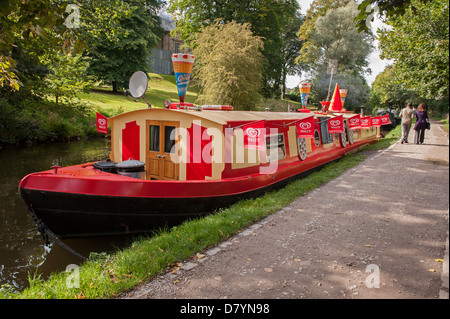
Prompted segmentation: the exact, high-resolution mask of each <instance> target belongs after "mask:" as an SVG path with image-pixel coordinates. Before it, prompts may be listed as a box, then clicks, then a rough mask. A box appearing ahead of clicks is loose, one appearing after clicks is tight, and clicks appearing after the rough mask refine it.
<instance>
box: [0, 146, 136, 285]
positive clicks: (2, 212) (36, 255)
mask: <svg viewBox="0 0 450 319" xmlns="http://www.w3.org/2000/svg"><path fill="white" fill-rule="evenodd" d="M109 152H110V142H109V140H107V139H105V138H98V139H90V140H83V141H73V142H66V143H55V144H51V145H34V146H32V147H24V148H15V147H4V148H3V149H0V286H2V285H4V284H9V285H11V286H14V287H15V288H16V289H18V290H22V289H23V288H25V287H27V286H28V274H32V275H34V274H35V273H39V274H42V276H44V277H46V276H48V275H49V274H50V273H51V272H54V271H63V270H65V269H66V267H67V266H68V265H70V264H80V263H81V262H82V260H81V259H80V258H78V257H76V256H75V255H73V254H71V253H69V252H68V251H66V250H64V249H63V248H61V247H60V246H59V245H57V244H55V243H51V244H50V245H49V246H45V243H44V241H43V239H42V236H41V234H40V233H39V232H38V230H37V228H36V226H35V224H34V223H33V221H32V220H31V218H30V216H29V215H28V213H27V210H26V207H25V204H24V203H23V201H22V199H21V198H20V196H19V194H18V184H19V182H20V180H21V179H22V178H23V177H24V176H26V175H27V174H29V173H32V172H37V171H43V170H47V169H49V168H50V167H51V166H52V165H54V164H58V165H61V166H69V165H74V164H81V163H86V162H94V161H102V160H105V159H106V158H107V156H108V154H109ZM128 240H129V239H127V238H124V237H113V238H111V237H108V238H105V237H103V238H90V239H89V238H88V239H70V240H64V243H65V244H67V245H68V246H69V247H71V248H72V249H74V250H75V251H77V252H78V253H80V254H81V255H83V256H85V257H89V254H90V253H91V252H102V251H113V250H114V249H116V248H120V247H121V246H123V245H125V243H126V242H127V241H128Z"/></svg>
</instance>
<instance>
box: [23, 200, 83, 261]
mask: <svg viewBox="0 0 450 319" xmlns="http://www.w3.org/2000/svg"><path fill="white" fill-rule="evenodd" d="M28 212H29V214H30V215H31V218H32V219H33V221H34V223H35V224H36V225H37V229H38V231H39V232H40V233H41V235H42V239H43V240H44V242H45V246H48V245H49V243H50V240H49V238H51V239H52V240H53V241H54V242H55V243H57V244H58V245H59V246H61V247H62V248H63V249H65V250H67V251H68V252H69V253H71V254H73V255H75V256H77V257H78V258H81V259H82V260H83V261H86V260H88V258H86V257H84V256H82V255H81V254H80V253H78V252H77V251H75V250H74V249H72V248H70V247H69V246H67V245H66V244H64V243H63V242H62V241H61V240H60V239H59V238H58V236H56V235H55V234H54V233H53V232H52V231H51V230H50V229H49V228H48V227H47V225H45V224H44V222H43V221H42V220H41V219H40V218H39V217H37V215H36V213H35V212H34V210H33V208H32V207H28Z"/></svg>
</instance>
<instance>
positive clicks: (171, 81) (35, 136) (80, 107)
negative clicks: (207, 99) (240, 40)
mask: <svg viewBox="0 0 450 319" xmlns="http://www.w3.org/2000/svg"><path fill="white" fill-rule="evenodd" d="M145 97H146V99H147V101H149V103H151V104H152V105H153V106H156V107H163V102H164V100H166V99H170V100H172V101H178V93H177V86H176V82H175V77H174V76H170V75H159V74H153V73H150V74H149V88H148V90H147V92H146V94H145ZM196 98H197V89H196V87H195V86H194V85H192V86H190V87H189V91H188V93H187V95H186V101H187V102H194V101H195V100H196ZM147 107H148V106H147V104H146V103H145V101H144V100H143V99H140V100H139V101H138V102H135V101H132V100H130V99H128V98H127V97H126V96H125V95H124V94H123V93H116V94H113V93H112V92H111V88H109V87H95V88H93V91H92V92H91V93H80V94H79V95H78V97H77V98H75V99H72V100H71V101H60V103H59V104H58V105H57V104H56V103H55V101H54V99H53V98H51V97H49V98H48V99H44V98H36V97H34V98H33V97H29V99H27V100H19V101H14V102H12V101H8V100H6V99H3V98H0V148H1V145H2V144H27V145H31V144H34V143H39V142H48V141H50V142H51V141H66V140H71V139H80V138H85V137H90V136H98V133H97V130H96V124H95V119H96V118H95V112H96V111H98V112H100V113H102V114H104V115H105V116H107V117H111V116H114V115H117V114H121V113H124V112H128V111H132V110H137V109H142V108H147Z"/></svg>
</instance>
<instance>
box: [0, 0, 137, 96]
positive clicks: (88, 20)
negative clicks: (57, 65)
mask: <svg viewBox="0 0 450 319" xmlns="http://www.w3.org/2000/svg"><path fill="white" fill-rule="evenodd" d="M69 4H70V5H72V7H74V8H76V10H68V9H69V8H68V5H69ZM128 10H129V7H128V5H127V4H126V3H124V2H123V1H120V0H111V1H102V0H59V1H58V0H56V1H55V0H8V1H5V0H2V1H0V68H1V71H2V72H1V73H0V87H3V86H9V87H10V88H11V89H13V90H18V89H19V88H20V86H21V85H22V84H23V83H22V82H21V74H20V73H19V70H18V69H17V68H16V55H17V51H16V55H15V54H14V48H15V47H16V46H17V45H18V42H21V41H30V42H32V41H33V39H39V41H40V42H43V43H46V44H48V45H49V46H51V47H54V48H58V47H59V48H60V49H61V50H62V51H65V52H71V51H73V50H77V51H78V52H81V50H82V49H83V48H84V47H85V44H86V43H87V42H88V40H90V39H92V38H95V37H96V36H98V35H99V34H102V35H105V36H107V37H108V38H109V39H111V40H114V39H115V38H116V37H117V36H118V35H120V34H126V30H124V29H121V28H120V27H119V25H118V21H119V20H120V19H121V18H122V17H123V16H126V15H127V14H128ZM74 14H75V15H77V16H78V15H79V17H80V19H78V20H77V22H79V23H76V24H73V23H72V24H71V23H67V22H70V21H72V16H73V15H74ZM19 45H20V43H19Z"/></svg>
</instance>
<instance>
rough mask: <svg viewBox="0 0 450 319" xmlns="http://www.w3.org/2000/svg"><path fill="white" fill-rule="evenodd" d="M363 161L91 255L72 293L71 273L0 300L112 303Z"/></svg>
mask: <svg viewBox="0 0 450 319" xmlns="http://www.w3.org/2000/svg"><path fill="white" fill-rule="evenodd" d="M399 137H400V127H397V128H396V129H394V130H393V131H391V132H390V133H389V134H388V135H387V136H386V138H385V139H384V140H383V141H382V142H379V143H377V144H375V145H373V146H371V147H370V148H369V149H370V150H377V149H381V148H385V147H387V146H389V145H391V144H392V143H394V142H395V141H397V140H398V138H399ZM365 157H366V156H365V155H364V154H362V153H357V154H352V155H348V156H345V157H343V158H342V159H340V160H338V161H335V162H333V163H331V164H328V165H326V166H325V167H323V168H322V169H321V170H319V171H316V172H314V173H312V174H310V175H308V176H307V177H305V178H302V179H298V180H296V181H294V182H292V183H290V184H289V185H287V186H286V187H284V188H282V189H280V190H278V191H274V192H271V193H267V194H265V195H264V196H262V197H258V198H256V199H251V200H245V201H241V202H238V203H236V204H235V205H233V206H231V207H229V208H227V209H223V210H221V211H219V212H217V213H215V214H212V215H209V216H207V217H204V218H200V219H196V220H191V221H188V222H184V223H183V224H181V225H179V226H177V227H174V228H172V229H169V230H162V231H160V232H159V233H158V234H156V235H154V236H152V237H148V238H142V239H141V240H138V241H136V242H134V243H133V244H132V245H131V246H129V247H128V248H126V249H124V250H121V251H117V252H116V253H115V254H111V255H102V254H100V255H99V254H96V255H95V256H92V258H91V260H90V261H88V262H86V263H84V264H82V265H81V266H80V268H79V287H78V288H69V287H68V286H67V282H72V281H71V277H69V276H71V274H70V273H66V272H60V273H55V274H53V275H51V276H50V277H49V278H48V279H47V280H43V279H41V278H40V277H39V276H37V277H34V278H30V287H29V288H27V289H25V290H24V291H22V292H15V291H12V290H8V289H7V288H4V289H3V290H2V291H1V292H0V298H113V297H114V296H116V295H118V294H120V293H122V292H125V291H127V290H129V289H132V288H133V287H135V286H136V285H137V284H139V283H142V282H145V281H148V280H150V279H151V278H152V277H153V276H155V275H157V274H159V273H161V272H164V271H165V270H166V269H167V267H170V266H171V265H174V264H175V263H176V262H178V261H182V260H185V259H188V258H190V257H191V256H192V255H194V254H195V253H197V252H201V251H203V250H205V249H207V248H209V247H212V246H214V245H216V244H218V243H220V242H221V241H223V240H225V239H227V238H229V237H230V236H232V235H233V234H236V233H237V232H238V231H239V230H240V229H242V228H244V227H246V226H249V225H251V224H252V223H254V222H256V221H258V220H260V219H262V218H264V217H266V216H268V215H270V214H272V213H274V212H276V211H277V210H280V209H281V208H283V207H284V206H286V205H287V204H289V203H290V202H291V201H293V200H295V199H296V198H297V197H299V196H302V195H305V194H306V193H308V192H310V191H312V190H314V189H316V188H317V187H319V186H321V185H323V184H324V183H327V182H329V181H330V180H332V179H334V178H336V177H338V176H339V175H341V174H342V173H343V172H345V171H346V170H347V169H349V168H351V167H354V166H355V165H357V164H358V163H360V162H361V161H363V160H364V159H365ZM72 276H73V275H72Z"/></svg>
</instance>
